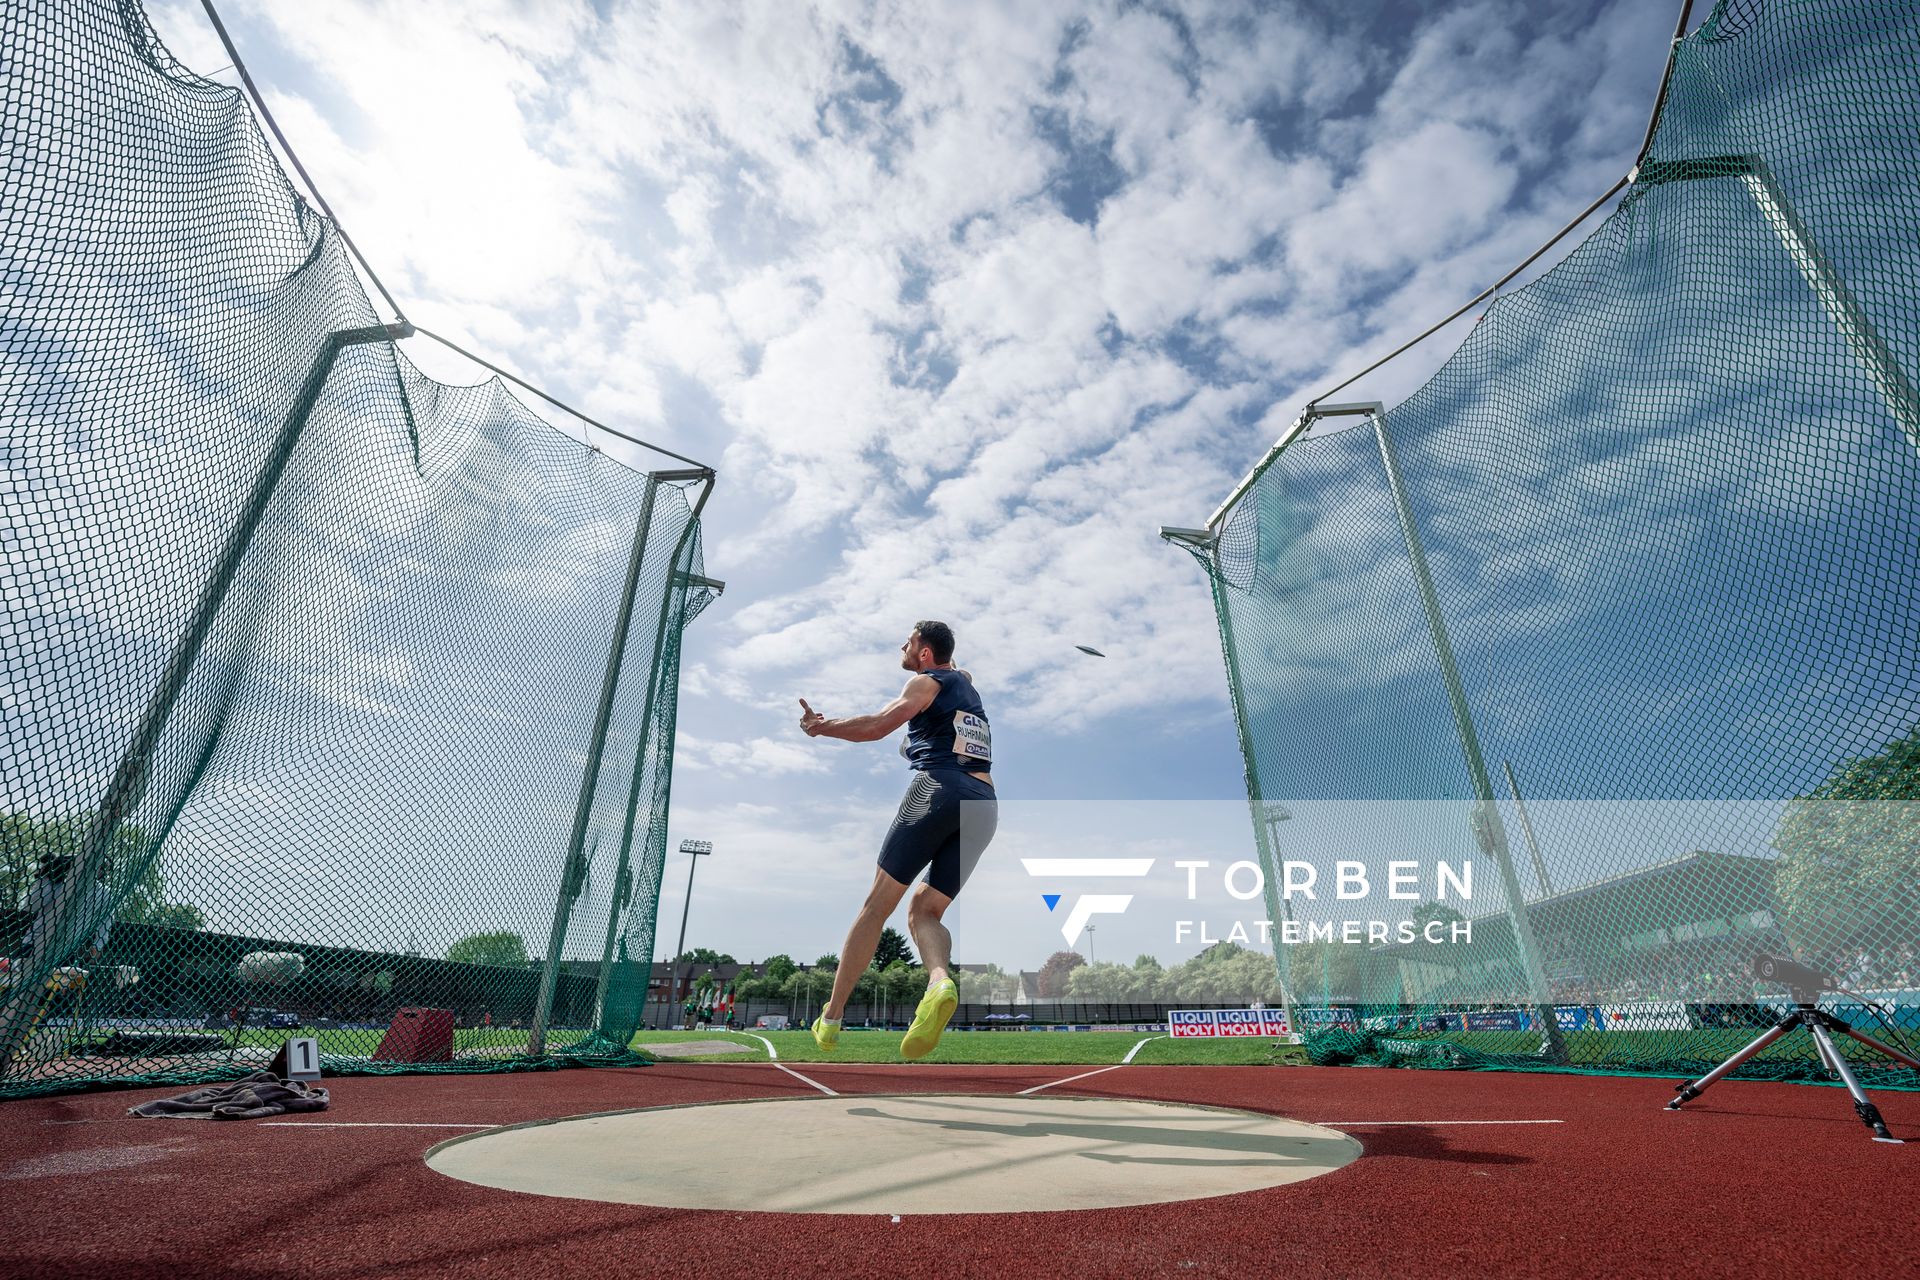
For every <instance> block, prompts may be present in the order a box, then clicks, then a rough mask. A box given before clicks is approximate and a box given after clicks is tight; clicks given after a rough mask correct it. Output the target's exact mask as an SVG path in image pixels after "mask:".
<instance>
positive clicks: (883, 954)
mask: <svg viewBox="0 0 1920 1280" xmlns="http://www.w3.org/2000/svg"><path fill="white" fill-rule="evenodd" d="M896 960H898V961H900V962H901V963H902V964H912V963H914V959H913V950H912V948H910V947H908V946H907V940H906V938H905V937H903V936H902V935H901V933H900V931H899V930H898V929H895V928H894V927H892V926H891V925H889V926H888V927H886V928H885V929H882V930H881V931H880V945H879V946H877V947H875V948H874V949H873V966H872V967H873V968H875V969H885V968H886V967H887V966H888V965H891V964H892V963H893V962H894V961H896Z"/></svg>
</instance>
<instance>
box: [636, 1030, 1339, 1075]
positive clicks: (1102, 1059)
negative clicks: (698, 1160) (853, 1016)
mask: <svg viewBox="0 0 1920 1280" xmlns="http://www.w3.org/2000/svg"><path fill="white" fill-rule="evenodd" d="M1149 1034H1150V1033H1148V1032H1144V1031H949V1032H948V1033H947V1034H946V1035H945V1036H944V1037H943V1038H942V1039H941V1041H940V1047H939V1048H937V1049H935V1050H934V1051H933V1053H932V1054H930V1055H928V1056H927V1057H926V1058H924V1059H922V1061H924V1062H927V1063H932V1064H939V1063H955V1062H967V1063H1033V1064H1036V1065H1042V1066H1063V1067H1069V1066H1091V1067H1104V1066H1112V1065H1114V1064H1116V1063H1118V1062H1119V1061H1120V1060H1121V1059H1122V1058H1124V1057H1126V1056H1127V1051H1128V1050H1130V1049H1132V1048H1133V1046H1135V1045H1136V1044H1139V1043H1140V1042H1141V1041H1142V1040H1148V1036H1149ZM756 1036H764V1037H766V1039H767V1040H769V1041H770V1042H772V1044H773V1047H774V1048H775V1049H776V1050H777V1051H778V1052H779V1054H780V1061H782V1062H793V1063H801V1062H900V1061H902V1059H901V1057H900V1033H899V1032H898V1031H847V1032H843V1033H841V1036H840V1048H839V1049H838V1051H836V1052H834V1053H831V1054H827V1053H822V1052H820V1050H819V1048H818V1047H817V1046H816V1045H815V1044H814V1043H813V1035H812V1033H811V1032H807V1031H759V1032H755V1033H753V1035H747V1034H744V1033H740V1032H732V1033H728V1032H718V1031H642V1032H640V1033H639V1034H637V1035H635V1036H634V1038H633V1047H634V1048H636V1049H638V1050H640V1051H641V1052H643V1053H644V1052H646V1048H647V1046H648V1045H649V1044H660V1043H663V1042H672V1041H685V1040H731V1041H734V1042H735V1043H738V1044H742V1045H749V1046H751V1047H752V1048H753V1050H754V1052H753V1053H752V1054H750V1055H749V1054H721V1055H715V1056H713V1057H711V1058H707V1057H696V1058H675V1059H673V1061H676V1062H705V1061H712V1062H751V1061H754V1060H755V1059H758V1060H760V1061H765V1060H766V1057H767V1051H766V1048H765V1046H763V1045H762V1044H761V1043H760V1041H759V1040H758V1039H756V1038H755V1037H756ZM1133 1060H1134V1061H1135V1062H1136V1063H1139V1064H1140V1065H1142V1066H1214V1067H1221V1066H1280V1065H1300V1064H1304V1063H1305V1062H1306V1060H1307V1059H1306V1054H1305V1052H1304V1051H1303V1050H1302V1049H1301V1048H1300V1047H1299V1046H1298V1045H1288V1044H1277V1043H1275V1042H1274V1041H1271V1040H1252V1039H1248V1040H1178V1041H1176V1040H1169V1039H1167V1038H1165V1037H1160V1038H1157V1039H1152V1040H1148V1043H1147V1044H1146V1045H1144V1046H1142V1047H1141V1050H1140V1052H1139V1053H1138V1054H1136V1055H1134V1059H1133Z"/></svg>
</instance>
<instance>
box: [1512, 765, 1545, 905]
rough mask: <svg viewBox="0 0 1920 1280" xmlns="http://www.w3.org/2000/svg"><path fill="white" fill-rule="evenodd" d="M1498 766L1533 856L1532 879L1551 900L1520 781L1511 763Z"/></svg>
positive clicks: (1542, 860) (1538, 846) (1538, 842)
mask: <svg viewBox="0 0 1920 1280" xmlns="http://www.w3.org/2000/svg"><path fill="white" fill-rule="evenodd" d="M1500 766H1501V768H1503V769H1505V770H1506V773H1507V790H1509V791H1511V792H1512V793H1513V808H1514V812H1516V813H1518V814H1519V815H1520V833H1521V834H1522V835H1524V836H1525V837H1526V838H1527V852H1528V853H1530V854H1532V855H1533V874H1534V877H1535V878H1536V879H1537V880H1539V881H1540V892H1541V893H1542V894H1543V895H1545V896H1546V897H1549V898H1551V897H1552V896H1553V881H1552V880H1551V879H1550V878H1548V876H1547V862H1546V859H1544V858H1542V857H1541V856H1540V841H1539V840H1538V839H1537V838H1535V836H1534V834H1533V819H1532V818H1531V817H1529V816H1528V814H1527V801H1526V797H1524V796H1522V795H1521V794H1520V780H1519V779H1518V778H1516V777H1514V776H1513V761H1511V760H1502V761H1501V762H1500Z"/></svg>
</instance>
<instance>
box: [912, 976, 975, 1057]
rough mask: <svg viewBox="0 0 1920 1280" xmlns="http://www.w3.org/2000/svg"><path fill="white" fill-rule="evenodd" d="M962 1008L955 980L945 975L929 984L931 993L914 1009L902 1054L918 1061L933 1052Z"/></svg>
mask: <svg viewBox="0 0 1920 1280" xmlns="http://www.w3.org/2000/svg"><path fill="white" fill-rule="evenodd" d="M959 1007H960V991H959V989H958V988H956V987H955V986H954V985H953V979H951V978H945V979H942V980H941V981H939V982H936V983H934V984H933V985H932V986H930V987H928V988H927V994H926V995H924V996H922V997H920V1007H919V1008H917V1009H915V1010H914V1011H913V1025H912V1026H910V1027H908V1028H907V1034H906V1035H905V1036H904V1037H902V1038H901V1040H900V1056H901V1057H903V1058H905V1059H907V1060H908V1061H909V1062H917V1061H919V1060H920V1059H921V1058H924V1057H926V1056H927V1055H928V1054H930V1053H932V1052H933V1048H934V1046H935V1045H937V1044H939V1043H940V1033H941V1032H942V1031H945V1030H946V1029H947V1020H948V1019H949V1018H951V1017H953V1011H954V1010H955V1009H957V1008H959Z"/></svg>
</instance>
